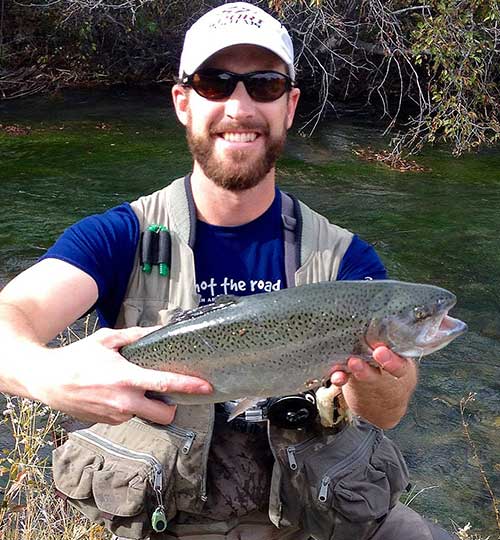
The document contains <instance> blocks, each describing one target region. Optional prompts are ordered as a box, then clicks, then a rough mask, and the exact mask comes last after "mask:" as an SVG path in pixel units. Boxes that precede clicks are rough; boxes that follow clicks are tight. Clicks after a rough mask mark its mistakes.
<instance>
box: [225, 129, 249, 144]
mask: <svg viewBox="0 0 500 540" xmlns="http://www.w3.org/2000/svg"><path fill="white" fill-rule="evenodd" d="M219 136H220V137H222V138H223V139H224V140H225V141H227V142H235V143H249V142H253V141H255V139H256V138H257V137H258V136H259V134H258V133H256V132H255V131H246V132H234V131H226V132H224V133H220V134H219Z"/></svg>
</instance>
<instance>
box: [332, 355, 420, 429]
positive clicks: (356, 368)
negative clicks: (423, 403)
mask: <svg viewBox="0 0 500 540" xmlns="http://www.w3.org/2000/svg"><path fill="white" fill-rule="evenodd" d="M373 360H374V361H375V362H376V363H377V364H378V365H379V366H380V367H373V366H371V365H370V364H368V362H366V361H364V360H362V359H361V358H349V360H348V361H347V364H346V365H338V364H337V365H335V366H334V367H333V371H332V374H331V382H332V384H334V385H335V386H337V387H342V393H343V395H344V398H345V400H346V403H347V405H348V407H349V408H350V409H351V410H352V411H353V412H354V413H355V414H358V415H360V416H362V417H363V418H365V419H366V420H368V421H369V422H372V423H373V424H375V425H377V426H379V427H381V428H384V429H389V428H392V427H394V426H395V425H396V424H397V423H398V422H399V421H400V420H401V418H402V417H403V416H404V414H405V412H406V409H407V407H408V402H409V400H410V397H411V395H412V393H413V390H414V388H415V385H416V382H417V368H416V365H415V362H414V361H413V360H408V359H405V358H401V357H400V356H397V355H396V354H394V353H393V352H391V351H390V350H389V349H388V348H387V347H384V346H381V347H377V348H376V349H375V350H374V351H373Z"/></svg>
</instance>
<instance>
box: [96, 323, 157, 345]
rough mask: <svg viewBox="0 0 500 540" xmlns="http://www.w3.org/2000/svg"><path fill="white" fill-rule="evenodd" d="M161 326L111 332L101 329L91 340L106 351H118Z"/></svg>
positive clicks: (137, 327) (135, 327)
mask: <svg viewBox="0 0 500 540" xmlns="http://www.w3.org/2000/svg"><path fill="white" fill-rule="evenodd" d="M159 328H161V326H148V327H141V326H132V327H130V328H122V329H120V330H111V329H110V328H102V329H101V330H98V331H97V332H96V333H95V334H93V338H94V339H95V340H96V341H98V342H99V343H101V344H102V345H104V346H105V347H107V348H108V349H115V350H118V349H119V348H121V347H124V346H125V345H130V344H131V343H134V342H135V341H137V340H138V339H140V338H141V337H144V336H146V335H147V334H150V333H151V332H154V331H155V330H158V329H159Z"/></svg>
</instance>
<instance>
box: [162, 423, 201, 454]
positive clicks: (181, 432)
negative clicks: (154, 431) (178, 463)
mask: <svg viewBox="0 0 500 540" xmlns="http://www.w3.org/2000/svg"><path fill="white" fill-rule="evenodd" d="M165 430H166V431H170V433H173V434H174V435H177V436H178V437H183V438H184V439H185V441H184V446H183V447H182V448H181V452H182V453H183V454H184V455H187V454H189V451H190V450H191V447H192V446H193V442H194V440H195V439H196V433H195V432H194V431H190V430H187V429H184V428H180V427H178V426H176V425H174V424H167V425H166V426H165Z"/></svg>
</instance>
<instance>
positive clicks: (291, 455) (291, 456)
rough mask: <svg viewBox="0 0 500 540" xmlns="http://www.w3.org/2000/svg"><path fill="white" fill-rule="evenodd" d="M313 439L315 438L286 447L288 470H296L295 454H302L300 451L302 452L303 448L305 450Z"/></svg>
mask: <svg viewBox="0 0 500 540" xmlns="http://www.w3.org/2000/svg"><path fill="white" fill-rule="evenodd" d="M314 439H316V437H312V438H310V439H307V441H303V442H301V443H299V444H294V445H293V446H287V448H286V455H287V458H288V465H289V466H290V469H292V471H296V470H297V460H296V459H295V454H296V453H297V452H302V450H304V448H307V447H308V446H309V444H310V443H311V442H312V441H314Z"/></svg>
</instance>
